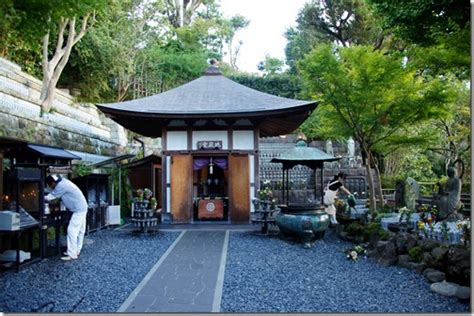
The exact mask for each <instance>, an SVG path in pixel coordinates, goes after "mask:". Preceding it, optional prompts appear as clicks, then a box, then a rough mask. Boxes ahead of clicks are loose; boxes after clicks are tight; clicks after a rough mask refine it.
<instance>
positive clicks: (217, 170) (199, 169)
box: [193, 156, 229, 222]
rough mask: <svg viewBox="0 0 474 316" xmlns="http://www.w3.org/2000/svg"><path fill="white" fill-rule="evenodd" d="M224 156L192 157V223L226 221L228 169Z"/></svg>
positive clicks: (227, 214) (227, 212)
mask: <svg viewBox="0 0 474 316" xmlns="http://www.w3.org/2000/svg"><path fill="white" fill-rule="evenodd" d="M228 165H229V164H228V159H227V157H226V156H195V157H193V221H194V222H202V221H228V220H229V211H228V210H229V195H228V183H229V182H228V178H229V170H228V169H229V168H228Z"/></svg>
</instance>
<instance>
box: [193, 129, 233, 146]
mask: <svg viewBox="0 0 474 316" xmlns="http://www.w3.org/2000/svg"><path fill="white" fill-rule="evenodd" d="M206 140H211V141H215V140H220V141H222V149H229V144H228V142H227V131H226V130H224V131H193V150H197V142H198V141H206Z"/></svg>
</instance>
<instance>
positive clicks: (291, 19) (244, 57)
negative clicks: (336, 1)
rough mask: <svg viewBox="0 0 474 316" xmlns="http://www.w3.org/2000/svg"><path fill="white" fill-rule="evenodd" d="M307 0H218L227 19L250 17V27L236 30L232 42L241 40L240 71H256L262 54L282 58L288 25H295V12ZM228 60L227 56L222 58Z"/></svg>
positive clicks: (296, 12) (262, 58)
mask: <svg viewBox="0 0 474 316" xmlns="http://www.w3.org/2000/svg"><path fill="white" fill-rule="evenodd" d="M306 2H307V0H221V1H220V3H221V9H222V12H223V13H224V15H225V16H226V17H227V18H230V17H232V16H234V15H236V14H240V15H243V16H244V17H245V18H247V19H248V20H250V24H249V26H247V27H246V28H245V29H243V30H240V31H238V32H237V34H236V36H235V38H234V43H238V42H239V40H242V41H243V44H242V47H241V48H240V53H239V57H238V59H237V66H238V67H239V70H241V71H247V72H258V70H257V64H258V63H259V62H260V61H262V60H264V59H265V55H266V54H269V55H270V56H271V57H276V58H279V59H284V58H285V45H286V38H285V37H284V33H285V31H286V29H287V28H288V27H289V26H295V25H296V22H295V20H296V17H297V15H298V12H299V11H300V10H301V9H302V8H303V6H304V4H305V3H306ZM224 60H225V61H226V62H229V60H228V56H225V57H224Z"/></svg>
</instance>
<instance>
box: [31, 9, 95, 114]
mask: <svg viewBox="0 0 474 316" xmlns="http://www.w3.org/2000/svg"><path fill="white" fill-rule="evenodd" d="M89 16H90V14H87V15H86V16H85V17H84V18H83V20H82V26H81V30H80V31H79V33H76V29H75V27H76V19H75V18H71V19H69V18H61V20H60V22H59V34H58V43H57V44H56V50H55V52H54V55H53V57H52V58H51V60H49V58H48V46H49V32H48V33H47V34H46V35H45V36H44V37H43V58H42V59H43V60H42V67H43V85H42V87H41V95H40V101H41V115H43V113H48V112H49V111H50V110H51V107H52V105H53V101H54V90H55V89H56V85H57V83H58V80H59V77H60V76H61V73H62V71H63V70H64V67H65V66H66V64H67V62H68V60H69V56H70V55H71V51H72V47H73V46H74V45H75V44H76V43H77V42H79V40H80V39H81V38H82V37H83V36H84V35H85V33H86V31H87V29H88V25H87V21H88V19H89ZM94 22H95V14H94V15H93V20H92V24H93V23H94ZM67 26H69V30H68V35H67V40H66V43H64V39H65V38H64V36H65V34H64V31H65V29H66V27H67ZM89 27H90V26H89Z"/></svg>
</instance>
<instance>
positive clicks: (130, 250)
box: [0, 230, 179, 312]
mask: <svg viewBox="0 0 474 316" xmlns="http://www.w3.org/2000/svg"><path fill="white" fill-rule="evenodd" d="M178 235H179V232H158V233H153V234H148V235H142V234H133V233H131V232H130V231H120V230H118V231H108V230H102V231H99V232H96V233H93V234H90V235H88V236H86V239H90V240H92V241H93V243H92V244H89V245H85V246H84V247H83V249H82V252H81V257H80V258H79V260H77V261H69V262H63V261H61V260H60V257H59V256H54V257H50V258H48V259H45V260H43V261H41V262H39V263H34V264H32V265H30V266H26V267H24V268H21V269H20V272H19V273H18V274H17V273H14V271H12V270H10V271H7V272H5V273H3V274H2V275H0V278H1V281H0V311H3V312H115V311H116V310H117V309H118V308H119V307H120V306H121V305H122V303H123V302H124V301H125V300H126V299H127V297H128V296H129V295H130V293H131V292H132V291H133V290H134V289H135V288H136V286H137V285H138V284H139V283H140V282H141V281H142V279H143V278H144V277H145V275H146V274H147V273H148V272H149V271H150V269H151V268H152V267H153V265H154V264H155V263H156V262H157V261H158V260H159V258H160V257H161V256H162V255H163V254H164V253H165V251H166V250H167V249H168V248H169V246H170V245H171V244H172V243H173V241H174V240H175V239H176V238H177V237H178Z"/></svg>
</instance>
